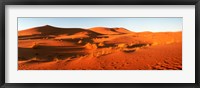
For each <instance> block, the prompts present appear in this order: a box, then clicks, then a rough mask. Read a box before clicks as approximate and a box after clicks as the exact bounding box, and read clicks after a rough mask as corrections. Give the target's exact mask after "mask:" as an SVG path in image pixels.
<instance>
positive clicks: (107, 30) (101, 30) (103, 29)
mask: <svg viewBox="0 0 200 88" xmlns="http://www.w3.org/2000/svg"><path fill="white" fill-rule="evenodd" d="M90 30H92V31H94V32H97V33H100V34H125V33H132V32H131V31H129V30H127V29H125V28H106V27H94V28H90Z"/></svg>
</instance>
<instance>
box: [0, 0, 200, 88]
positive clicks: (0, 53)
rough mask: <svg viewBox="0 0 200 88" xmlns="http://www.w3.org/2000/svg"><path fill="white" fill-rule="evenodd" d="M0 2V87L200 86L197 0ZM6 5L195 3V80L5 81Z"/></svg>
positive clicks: (199, 19)
mask: <svg viewBox="0 0 200 88" xmlns="http://www.w3.org/2000/svg"><path fill="white" fill-rule="evenodd" d="M0 3H1V4H0V11H1V12H0V21H1V23H0V33H1V34H0V48H1V49H0V57H1V58H0V87H1V88H27V87H28V88H81V87H82V88H94V87H96V88H110V87H114V88H161V87H163V88H200V80H199V78H200V77H199V74H200V72H199V71H200V70H199V67H200V66H199V64H200V60H199V58H200V54H199V50H200V49H199V42H200V41H199V38H200V31H199V30H200V25H199V23H200V22H199V21H200V0H1V1H0ZM6 5H195V83H55V84H54V83H5V76H6V74H5V59H6V58H5V38H6V37H5V34H6V33H5V17H6V16H5V6H6ZM172 80H173V79H172Z"/></svg>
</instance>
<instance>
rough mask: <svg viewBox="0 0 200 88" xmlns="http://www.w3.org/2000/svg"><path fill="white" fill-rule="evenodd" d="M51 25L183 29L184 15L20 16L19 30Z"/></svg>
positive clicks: (133, 29) (137, 29)
mask: <svg viewBox="0 0 200 88" xmlns="http://www.w3.org/2000/svg"><path fill="white" fill-rule="evenodd" d="M44 25H51V26H55V27H61V28H92V27H109V28H112V27H123V28H126V29H128V30H131V31H135V32H142V31H152V32H166V31H173V32H174V31H182V26H183V19H182V17H167V18H162V17H161V18H160V17H159V18H152V17H150V18H146V17H145V18H142V17H131V18H130V17H127V18H125V17H79V18H78V17H68V18H67V17H63V18H61V17H60V18H58V17H50V18H44V17H41V18H35V17H34V18H18V30H25V29H28V28H33V27H38V26H44Z"/></svg>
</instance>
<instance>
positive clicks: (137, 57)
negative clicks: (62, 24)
mask: <svg viewBox="0 0 200 88" xmlns="http://www.w3.org/2000/svg"><path fill="white" fill-rule="evenodd" d="M18 69H19V70H182V32H133V31H129V30H128V29H125V28H121V27H116V28H106V27H94V28H89V29H84V28H58V27H53V26H50V25H44V26H40V27H34V28H30V29H26V30H22V31H18Z"/></svg>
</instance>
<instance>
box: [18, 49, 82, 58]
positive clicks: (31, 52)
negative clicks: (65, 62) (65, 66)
mask: <svg viewBox="0 0 200 88" xmlns="http://www.w3.org/2000/svg"><path fill="white" fill-rule="evenodd" d="M81 50H83V48H82V47H69V46H68V47H55V46H39V47H37V49H32V48H20V47H19V48H18V60H29V59H32V58H37V59H41V60H44V61H51V60H53V59H55V58H57V59H66V58H74V57H77V56H84V55H86V52H81Z"/></svg>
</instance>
